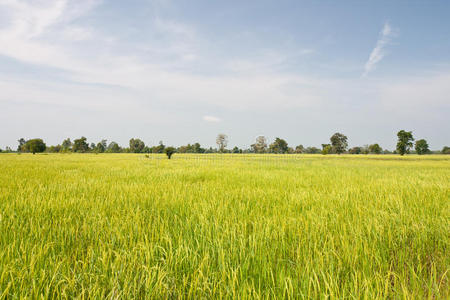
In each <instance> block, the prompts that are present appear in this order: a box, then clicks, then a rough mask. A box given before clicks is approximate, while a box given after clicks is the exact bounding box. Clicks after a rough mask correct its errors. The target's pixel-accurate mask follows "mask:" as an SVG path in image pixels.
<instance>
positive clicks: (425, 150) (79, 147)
mask: <svg viewBox="0 0 450 300" xmlns="http://www.w3.org/2000/svg"><path fill="white" fill-rule="evenodd" d="M397 137H398V142H397V149H396V151H394V152H391V151H389V150H388V149H384V150H383V148H381V146H380V145H379V144H371V145H364V146H355V147H352V148H350V149H348V138H347V136H345V135H344V134H342V133H335V134H333V135H332V136H331V137H330V144H328V143H326V144H322V150H320V149H318V148H316V147H304V146H303V145H301V144H300V145H297V146H296V147H295V148H294V147H289V145H288V143H287V141H286V140H284V139H281V138H279V137H277V138H275V140H274V141H273V142H272V143H271V144H270V145H268V141H267V138H266V137H265V136H258V137H257V138H256V140H255V142H254V143H253V144H251V145H250V147H249V148H248V149H241V148H239V147H237V146H235V147H233V148H232V149H227V146H228V141H229V139H228V136H227V135H225V134H223V133H221V134H219V135H218V136H217V138H216V144H217V146H218V148H217V149H214V148H212V147H210V148H203V147H202V146H201V145H200V143H198V142H197V143H193V144H187V145H184V146H179V147H177V148H175V151H176V152H177V153H218V152H220V153H236V154H237V153H258V154H264V153H272V154H302V153H305V154H318V153H322V154H343V153H347V154H369V153H372V154H392V153H394V154H397V153H398V154H400V155H404V154H407V153H409V152H410V149H411V148H412V147H413V143H412V142H413V141H414V138H413V137H412V132H411V131H409V132H406V131H404V130H401V131H399V132H398V134H397ZM42 142H43V141H42ZM18 143H19V145H18V147H17V152H29V150H28V149H27V148H26V146H25V144H26V143H27V140H25V139H24V138H21V139H19V140H18ZM165 148H166V146H165V145H164V143H163V142H162V141H160V142H159V144H158V145H156V146H146V145H145V143H144V141H142V140H141V139H139V138H132V139H130V141H129V147H121V146H120V145H119V144H118V143H117V142H114V141H112V142H111V143H109V145H108V144H107V140H105V139H103V140H101V141H100V142H98V143H97V144H95V143H93V142H92V143H90V145H89V143H88V142H87V139H86V137H81V138H79V139H75V140H74V142H73V143H72V141H71V140H70V138H67V139H65V140H64V141H63V142H62V143H61V144H58V145H55V146H49V147H46V148H45V149H44V151H47V152H49V153H67V152H80V153H89V152H93V153H166V152H165ZM347 149H348V150H347ZM4 152H12V150H11V149H10V148H9V147H6V149H5V151H4ZM414 153H417V154H440V153H442V154H449V153H450V149H449V148H448V147H444V148H443V149H442V151H436V150H435V151H431V150H430V149H429V145H428V143H427V142H426V141H425V140H424V139H421V140H418V141H416V143H415V152H414Z"/></svg>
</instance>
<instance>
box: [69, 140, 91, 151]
mask: <svg viewBox="0 0 450 300" xmlns="http://www.w3.org/2000/svg"><path fill="white" fill-rule="evenodd" d="M86 140H87V139H86V138H85V137H84V136H82V137H81V138H79V139H76V140H74V141H73V146H72V150H73V152H81V153H84V152H87V151H89V144H88V143H87V142H86Z"/></svg>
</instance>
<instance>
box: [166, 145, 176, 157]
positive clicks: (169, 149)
mask: <svg viewBox="0 0 450 300" xmlns="http://www.w3.org/2000/svg"><path fill="white" fill-rule="evenodd" d="M175 152H176V150H175V148H174V147H167V148H164V153H166V155H167V158H168V159H171V158H172V155H173V154H174V153H175Z"/></svg>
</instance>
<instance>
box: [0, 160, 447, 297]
mask: <svg viewBox="0 0 450 300" xmlns="http://www.w3.org/2000/svg"><path fill="white" fill-rule="evenodd" d="M449 244H450V157H449V156H440V155H433V156H423V157H419V156H412V155H411V156H407V157H399V156H388V155H383V156H370V155H369V156H349V155H342V156H340V157H338V156H331V155H330V156H321V155H317V156H316V155H298V156H296V155H284V156H283V155H281V156H277V155H267V156H263V155H259V156H258V155H253V156H250V155H248V156H246V155H234V156H232V155H223V156H220V155H198V156H194V155H188V154H186V155H179V154H175V155H174V158H173V159H172V160H167V159H163V157H156V156H151V157H150V158H146V157H145V156H144V155H143V154H139V155H134V154H101V155H95V154H79V155H77V154H55V155H46V154H44V155H31V154H22V155H17V154H2V155H0V299H5V298H8V299H10V298H23V297H30V298H33V299H36V298H40V297H42V298H48V297H61V298H73V297H80V298H81V297H84V298H87V297H90V298H113V299H114V298H178V297H186V298H201V297H203V298H216V297H223V298H237V297H242V298H250V297H251V298H267V297H270V298H273V297H278V298H282V297H285V298H288V297H291V298H322V297H326V296H330V297H332V298H369V299H373V298H379V297H388V298H400V297H401V298H403V297H405V298H410V299H417V298H428V297H429V298H441V299H444V298H448V297H449V296H450V295H449V288H450V285H449V276H450V247H449V246H450V245H449Z"/></svg>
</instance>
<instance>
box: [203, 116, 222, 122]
mask: <svg viewBox="0 0 450 300" xmlns="http://www.w3.org/2000/svg"><path fill="white" fill-rule="evenodd" d="M203 120H204V121H206V122H212V123H218V122H220V121H222V120H221V119H219V118H217V117H214V116H203Z"/></svg>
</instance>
